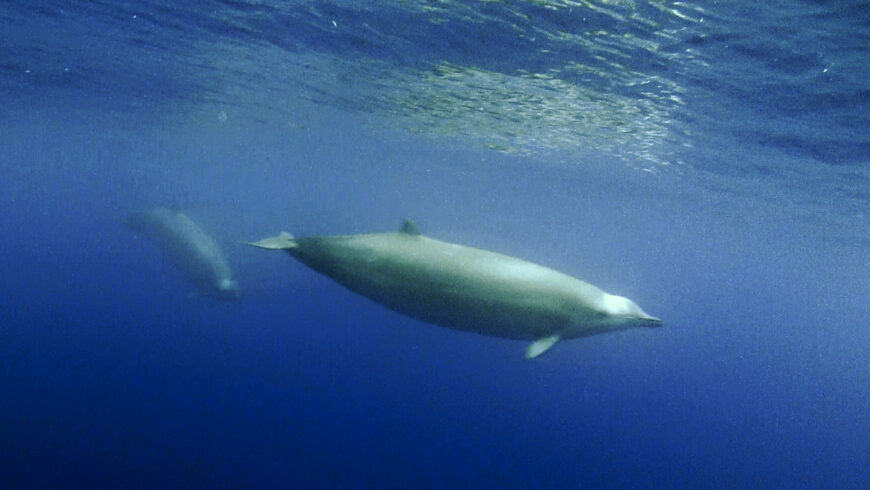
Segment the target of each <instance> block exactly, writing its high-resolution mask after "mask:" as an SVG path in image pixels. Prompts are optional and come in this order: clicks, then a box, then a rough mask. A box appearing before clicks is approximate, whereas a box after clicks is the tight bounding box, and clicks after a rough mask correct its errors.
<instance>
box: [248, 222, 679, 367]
mask: <svg viewBox="0 0 870 490" xmlns="http://www.w3.org/2000/svg"><path fill="white" fill-rule="evenodd" d="M246 243H247V244H248V245H251V246H254V247H258V248H263V249H268V250H283V251H286V252H287V253H288V254H289V255H291V256H292V257H293V258H295V259H296V260H298V261H299V262H302V263H303V264H305V265H306V266H308V267H310V268H311V269H313V270H315V271H317V272H319V273H320V274H322V275H324V276H326V277H328V278H330V279H332V280H334V281H335V282H337V283H339V284H340V285H342V286H344V287H345V288H347V289H349V290H351V291H353V292H355V293H357V294H360V295H362V296H364V297H366V298H369V299H371V300H373V301H375V302H376V303H379V304H381V305H383V306H385V307H387V308H389V309H390V310H393V311H395V312H397V313H400V314H403V315H405V316H408V317H411V318H415V319H417V320H421V321H423V322H426V323H431V324H434V325H439V326H443V327H447V328H451V329H455V330H462V331H467V332H474V333H477V334H482V335H487V336H493V337H503V338H508V339H517V340H528V341H531V342H530V343H529V344H528V346H527V348H526V351H525V358H526V359H534V358H536V357H538V356H540V355H541V354H543V353H545V352H547V351H548V350H549V349H550V348H552V347H553V346H554V345H555V344H556V343H557V342H559V341H560V340H567V339H576V338H581V337H588V336H591V335H596V334H601V333H606V332H614V331H619V330H624V329H628V328H633V327H658V326H660V325H661V324H662V321H661V320H660V319H658V318H656V317H653V316H650V315H648V314H646V313H645V312H644V311H643V310H642V309H641V308H640V307H639V306H638V305H637V304H635V303H634V302H633V301H631V300H630V299H628V298H624V297H622V296H616V295H613V294H609V293H606V292H604V291H603V290H601V289H599V288H597V287H595V286H593V285H591V284H589V283H587V282H584V281H581V280H580V279H577V278H574V277H572V276H569V275H567V274H564V273H562V272H559V271H556V270H554V269H551V268H549V267H545V266H542V265H538V264H534V263H532V262H527V261H525V260H522V259H518V258H514V257H510V256H507V255H502V254H500V253H496V252H490V251H488V250H483V249H480V248H474V247H469V246H464V245H459V244H455V243H449V242H444V241H440V240H436V239H433V238H429V237H427V236H424V235H422V234H421V233H420V231H419V229H418V228H417V226H416V225H415V224H414V223H413V222H412V221H410V220H407V219H406V220H404V222H403V224H402V226H401V227H400V228H399V230H398V231H395V232H390V233H373V234H361V235H342V236H312V237H302V238H296V237H294V236H293V235H291V234H289V233H287V232H281V234H279V235H277V236H274V237H270V238H264V239H262V240H260V241H257V242H246Z"/></svg>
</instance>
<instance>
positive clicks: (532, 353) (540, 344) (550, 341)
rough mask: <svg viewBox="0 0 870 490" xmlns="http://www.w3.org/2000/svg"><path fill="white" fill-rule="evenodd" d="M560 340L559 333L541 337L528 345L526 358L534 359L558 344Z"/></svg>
mask: <svg viewBox="0 0 870 490" xmlns="http://www.w3.org/2000/svg"><path fill="white" fill-rule="evenodd" d="M558 341H559V336H558V335H550V336H549V337H543V338H540V339H538V340H536V341H534V342H532V343H531V344H529V346H528V347H526V359H534V358H536V357H538V356H540V355H541V354H543V353H544V352H547V351H548V350H550V347H553V346H554V345H556V342H558Z"/></svg>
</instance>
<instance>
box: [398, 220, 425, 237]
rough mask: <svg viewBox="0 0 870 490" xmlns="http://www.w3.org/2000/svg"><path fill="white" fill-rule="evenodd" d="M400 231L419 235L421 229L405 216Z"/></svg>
mask: <svg viewBox="0 0 870 490" xmlns="http://www.w3.org/2000/svg"><path fill="white" fill-rule="evenodd" d="M399 232H400V233H405V234H408V235H419V234H420V229H419V228H417V225H415V224H414V222H413V221H411V220H409V219H408V218H405V219H404V220H402V226H401V227H399Z"/></svg>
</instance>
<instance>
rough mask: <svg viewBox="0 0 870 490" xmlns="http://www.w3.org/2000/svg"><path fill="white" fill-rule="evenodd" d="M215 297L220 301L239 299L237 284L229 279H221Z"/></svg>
mask: <svg viewBox="0 0 870 490" xmlns="http://www.w3.org/2000/svg"><path fill="white" fill-rule="evenodd" d="M217 295H218V297H220V298H221V299H231V300H232V299H239V283H237V282H236V281H235V280H233V279H229V278H224V279H221V281H220V284H218V288H217Z"/></svg>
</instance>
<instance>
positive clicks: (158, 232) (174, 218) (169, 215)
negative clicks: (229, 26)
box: [126, 208, 239, 299]
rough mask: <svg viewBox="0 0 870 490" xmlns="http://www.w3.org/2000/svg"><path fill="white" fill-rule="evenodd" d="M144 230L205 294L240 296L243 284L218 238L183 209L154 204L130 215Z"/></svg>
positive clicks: (130, 223)
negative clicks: (200, 225)
mask: <svg viewBox="0 0 870 490" xmlns="http://www.w3.org/2000/svg"><path fill="white" fill-rule="evenodd" d="M126 223H127V226H129V227H130V228H132V229H133V230H135V231H139V232H142V233H144V234H145V235H146V236H147V237H148V238H149V239H150V240H151V241H153V242H154V243H155V244H157V245H158V246H159V247H160V248H161V249H163V251H164V252H165V253H166V255H167V256H168V257H169V259H170V260H171V261H172V263H173V264H174V265H175V266H176V267H177V268H178V269H179V270H181V272H182V273H183V274H184V275H185V277H186V278H187V279H188V280H189V281H190V282H191V283H193V285H194V286H196V288H197V290H198V292H199V293H200V294H202V295H204V296H212V297H216V298H220V299H238V297H239V286H238V284H237V283H236V281H235V280H234V279H233V274H232V270H231V269H230V266H229V263H227V260H226V258H225V257H224V254H223V252H222V251H221V249H220V246H218V244H217V242H216V241H215V240H214V238H212V237H211V236H209V235H208V234H207V233H206V232H205V231H203V229H202V228H200V227H199V225H197V224H196V223H195V222H194V221H193V220H191V219H190V218H188V217H187V216H186V215H184V214H183V213H180V212H178V211H175V210H172V209H168V208H154V209H151V210H148V211H144V212H141V213H136V214H134V215H132V216H130V217H129V218H128V219H127V222H126Z"/></svg>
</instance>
